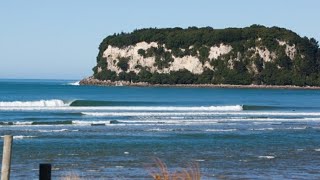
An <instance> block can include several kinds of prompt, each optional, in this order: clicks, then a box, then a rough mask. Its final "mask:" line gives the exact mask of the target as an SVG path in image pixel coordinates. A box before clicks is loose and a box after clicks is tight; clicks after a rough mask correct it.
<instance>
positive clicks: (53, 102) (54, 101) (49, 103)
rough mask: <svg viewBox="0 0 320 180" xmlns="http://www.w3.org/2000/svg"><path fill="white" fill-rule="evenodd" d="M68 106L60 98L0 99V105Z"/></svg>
mask: <svg viewBox="0 0 320 180" xmlns="http://www.w3.org/2000/svg"><path fill="white" fill-rule="evenodd" d="M62 106H68V104H66V103H65V102H63V101H62V100H60V99H51V100H39V101H1V102H0V107H62Z"/></svg>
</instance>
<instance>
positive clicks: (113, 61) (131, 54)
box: [103, 42, 232, 74]
mask: <svg viewBox="0 0 320 180" xmlns="http://www.w3.org/2000/svg"><path fill="white" fill-rule="evenodd" d="M151 47H158V43H157V42H151V43H147V42H139V43H137V44H135V45H131V46H128V47H125V48H118V47H113V46H110V45H109V46H108V48H107V49H106V50H105V51H104V52H103V57H104V58H106V59H107V63H108V69H109V70H111V71H115V72H116V73H117V74H119V73H120V72H121V71H122V70H121V69H120V68H119V67H118V66H117V63H118V62H119V60H118V59H119V58H120V57H125V58H129V59H130V60H129V62H128V65H129V68H128V70H127V72H130V71H134V72H135V73H139V71H140V69H139V68H138V66H141V67H145V68H147V69H148V70H149V71H150V72H152V73H153V72H158V73H169V72H170V71H179V70H182V69H187V70H188V71H190V72H192V73H194V74H201V73H202V72H203V71H204V69H205V68H209V69H213V67H212V66H211V65H210V63H209V62H206V63H205V64H202V63H201V62H200V61H199V58H198V57H196V56H184V57H182V58H181V57H174V56H173V59H174V60H173V62H170V63H169V67H168V68H163V69H158V68H157V66H156V65H155V57H148V58H144V57H143V56H141V55H140V54H139V53H138V50H139V49H143V50H147V49H149V48H151ZM164 49H165V51H168V52H171V50H170V49H167V48H165V46H164ZM182 50H184V49H182ZM231 50H232V47H231V46H229V45H224V44H220V45H219V46H213V47H210V52H209V57H208V58H209V59H217V58H218V57H219V56H221V55H224V54H228V53H229V52H230V51H231Z"/></svg>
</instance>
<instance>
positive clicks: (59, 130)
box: [39, 129, 68, 132]
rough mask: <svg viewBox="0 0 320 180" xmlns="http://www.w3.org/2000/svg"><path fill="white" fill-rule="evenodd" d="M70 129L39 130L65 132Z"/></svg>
mask: <svg viewBox="0 0 320 180" xmlns="http://www.w3.org/2000/svg"><path fill="white" fill-rule="evenodd" d="M65 131H68V129H55V130H39V132H65Z"/></svg>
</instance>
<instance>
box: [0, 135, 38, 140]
mask: <svg viewBox="0 0 320 180" xmlns="http://www.w3.org/2000/svg"><path fill="white" fill-rule="evenodd" d="M3 137H4V136H1V138H3ZM35 137H37V136H22V135H18V136H13V139H25V138H35Z"/></svg>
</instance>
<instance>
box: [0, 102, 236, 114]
mask: <svg viewBox="0 0 320 180" xmlns="http://www.w3.org/2000/svg"><path fill="white" fill-rule="evenodd" d="M42 101H44V100H42ZM42 101H41V102H42ZM15 102H20V101H15ZM38 102H40V101H30V102H25V103H24V106H19V104H18V103H16V104H14V105H12V106H6V104H3V106H0V110H29V111H30V110H31V111H32V110H109V111H111V110H112V111H203V112H210V111H215V112H219V111H220V112H225V111H242V106H241V105H234V106H192V107H177V106H69V104H68V103H64V102H63V101H62V100H49V101H48V103H49V102H57V103H56V104H55V105H52V106H44V105H41V103H38ZM45 102H46V101H45ZM6 103H7V104H10V103H12V102H6Z"/></svg>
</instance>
